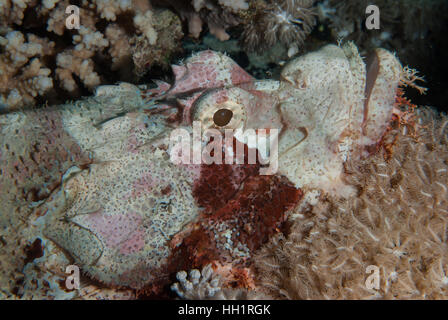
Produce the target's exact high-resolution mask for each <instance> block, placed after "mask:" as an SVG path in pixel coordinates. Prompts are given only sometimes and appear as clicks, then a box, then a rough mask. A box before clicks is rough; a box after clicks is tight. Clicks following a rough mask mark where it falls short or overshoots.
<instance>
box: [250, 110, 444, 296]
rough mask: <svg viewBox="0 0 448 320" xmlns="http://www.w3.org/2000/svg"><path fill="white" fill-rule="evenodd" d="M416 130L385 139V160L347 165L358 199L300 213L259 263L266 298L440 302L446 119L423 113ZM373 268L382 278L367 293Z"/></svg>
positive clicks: (324, 200) (323, 202)
mask: <svg viewBox="0 0 448 320" xmlns="http://www.w3.org/2000/svg"><path fill="white" fill-rule="evenodd" d="M415 121H416V122H415V124H414V125H409V124H408V125H403V126H401V127H398V128H396V129H394V130H392V131H390V132H389V133H388V140H391V141H394V144H393V145H394V146H393V149H394V150H393V154H392V155H391V156H390V155H389V154H388V153H387V152H386V151H385V150H384V149H382V150H380V151H379V152H378V153H377V154H375V155H374V156H371V157H369V158H366V159H364V160H362V161H355V162H348V163H346V165H345V172H346V182H347V183H349V184H351V185H352V186H353V187H354V188H356V190H357V194H356V196H354V197H350V198H347V199H343V198H339V197H335V196H334V195H331V194H327V195H322V196H321V198H320V199H319V201H318V203H317V204H316V205H314V206H306V207H301V208H300V209H298V210H296V211H295V212H294V214H293V216H294V217H295V219H294V223H293V226H292V227H291V232H290V234H289V235H288V236H286V237H284V236H282V235H278V236H277V237H276V238H274V239H273V240H272V242H271V243H270V244H269V245H268V246H266V247H265V248H263V249H262V250H261V251H260V252H259V253H258V256H257V258H256V260H257V262H256V267H257V270H258V272H259V281H260V282H259V284H260V286H261V287H263V288H264V290H266V292H268V293H270V294H271V295H274V296H276V297H278V298H283V299H284V298H287V299H396V298H398V299H446V297H447V295H448V277H447V275H448V269H447V262H448V260H447V259H448V256H447V253H448V251H447V247H446V246H447V237H448V233H447V230H448V229H447V226H448V225H447V221H448V220H447V219H448V202H447V199H448V198H447V185H448V175H447V172H448V171H447V170H448V168H447V163H448V149H447V146H448V145H447V141H448V140H447V134H448V133H447V130H446V129H447V121H448V118H447V117H446V115H441V116H440V115H438V114H437V113H436V112H435V111H434V110H431V109H429V108H422V109H420V110H418V112H417V113H416V119H415ZM389 156H390V157H389ZM370 265H372V266H376V267H378V270H379V276H380V281H379V288H376V289H368V288H367V287H366V285H365V283H366V278H367V277H368V276H369V275H370V273H369V271H367V268H368V266H370ZM370 272H371V271H370Z"/></svg>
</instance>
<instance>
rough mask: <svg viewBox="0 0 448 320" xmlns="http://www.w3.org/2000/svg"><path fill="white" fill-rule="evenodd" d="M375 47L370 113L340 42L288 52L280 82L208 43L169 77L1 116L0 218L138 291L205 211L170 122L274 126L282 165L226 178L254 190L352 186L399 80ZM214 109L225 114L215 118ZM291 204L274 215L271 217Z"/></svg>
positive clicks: (348, 48) (347, 49) (391, 62)
mask: <svg viewBox="0 0 448 320" xmlns="http://www.w3.org/2000/svg"><path fill="white" fill-rule="evenodd" d="M376 54H377V57H378V65H379V67H378V72H376V77H375V79H374V80H373V78H369V79H367V82H368V92H369V102H368V106H369V108H368V110H366V108H365V105H366V101H365V97H366V67H365V64H364V62H363V61H362V59H361V57H360V55H359V53H358V51H357V48H356V47H355V46H354V45H353V44H350V43H349V44H347V45H345V46H344V47H338V46H335V45H329V46H325V47H323V48H322V49H321V50H319V51H317V52H313V53H309V54H307V55H304V56H302V57H299V58H297V59H294V60H292V61H291V62H290V63H288V64H287V65H286V66H285V68H284V69H283V71H282V77H281V79H280V81H274V80H267V81H258V80H256V79H254V78H253V77H251V76H250V75H248V74H247V73H246V72H245V71H244V70H243V69H241V68H240V67H239V66H238V65H237V64H236V63H235V62H234V61H232V60H231V59H230V58H229V57H227V56H225V55H223V54H220V53H216V52H213V51H204V52H200V53H198V54H196V55H194V56H193V57H191V58H189V59H187V60H186V61H185V63H184V64H182V65H179V66H173V71H174V74H175V76H176V79H175V82H174V84H173V85H171V86H170V85H169V84H167V83H162V82H159V83H158V87H157V88H155V89H142V88H139V87H137V86H134V85H130V84H126V83H122V84H119V85H116V86H101V87H99V88H97V90H96V93H95V95H94V96H93V97H90V98H85V99H82V100H79V101H76V102H68V103H66V104H64V105H61V106H55V107H49V108H43V109H39V110H35V111H26V112H16V113H11V114H6V115H1V116H0V126H1V127H0V129H1V136H0V145H1V154H0V162H1V181H0V201H1V203H2V204H3V205H2V208H1V209H0V213H1V215H0V217H1V220H0V226H7V225H12V224H14V223H15V222H16V221H18V220H21V221H27V218H28V217H31V216H32V219H33V222H32V224H33V225H35V226H41V227H40V229H39V228H37V227H35V228H34V229H33V230H34V231H33V232H36V234H39V233H38V232H41V233H40V234H39V236H41V237H45V238H46V239H50V240H52V241H53V242H54V243H56V244H57V245H58V246H60V247H61V248H63V249H64V250H65V252H67V253H68V254H69V255H70V256H71V257H72V258H73V259H74V262H75V263H76V264H77V265H79V266H80V267H81V269H82V271H83V272H84V273H86V274H88V275H89V276H91V277H92V278H94V279H96V280H99V281H101V282H103V283H105V284H107V285H108V286H113V287H128V288H135V289H141V288H143V287H144V286H146V285H148V284H150V283H154V282H157V281H159V280H161V279H165V280H166V279H167V277H168V273H169V272H173V271H177V270H171V269H169V268H167V266H169V265H170V259H171V255H172V253H173V247H176V246H178V245H179V243H182V237H183V236H185V237H187V236H188V234H189V232H187V231H188V227H189V226H190V227H191V225H192V224H194V223H197V222H198V219H200V217H201V212H202V210H203V208H200V207H199V205H198V201H197V199H196V198H195V195H194V186H195V185H197V184H198V183H200V181H204V179H202V180H201V175H203V173H204V170H202V169H203V168H204V167H201V165H198V164H197V165H192V164H190V165H189V164H179V165H176V164H174V163H173V162H172V161H171V160H170V152H171V150H172V149H171V148H172V144H171V141H170V134H171V132H172V131H173V130H174V129H179V128H182V129H185V130H187V132H189V133H191V132H192V124H193V121H200V122H201V124H202V127H203V129H205V128H216V129H223V128H229V129H235V130H237V129H242V130H246V129H278V130H279V137H278V138H279V146H278V150H279V159H278V161H279V172H278V175H281V176H284V177H282V178H281V179H280V178H279V177H275V179H271V178H269V177H263V178H252V180H251V181H252V185H251V184H248V185H247V186H246V188H243V182H242V181H239V182H238V183H239V184H238V185H236V186H232V188H233V187H234V188H235V190H239V189H241V190H246V189H247V192H249V193H250V192H253V193H254V194H255V195H256V190H258V189H259V190H264V189H263V188H262V187H260V186H261V182H263V183H265V184H266V186H269V188H268V189H269V190H274V191H275V192H278V193H280V194H281V192H279V191H278V190H275V186H273V184H274V182H275V183H277V184H278V186H280V185H282V186H283V187H284V188H286V189H287V190H288V192H289V194H290V195H291V196H290V197H289V198H288V199H296V200H294V201H299V199H301V196H302V193H303V192H305V191H307V190H311V189H319V190H323V191H324V192H331V193H334V194H339V195H347V194H350V192H352V191H353V190H350V189H349V188H348V187H345V186H344V183H343V181H342V179H341V175H342V173H343V172H342V168H343V163H344V162H345V161H347V159H350V158H353V157H359V156H361V155H362V152H361V151H360V150H362V149H363V148H364V147H366V146H368V145H370V144H374V143H376V142H377V141H379V140H380V139H381V136H382V134H384V131H385V129H386V127H387V125H388V122H389V120H390V118H391V115H392V108H393V103H394V92H395V90H396V88H397V86H398V83H399V74H400V71H401V65H400V64H399V62H398V60H397V59H396V58H395V57H394V56H393V55H392V54H390V53H389V52H387V51H385V50H381V49H378V50H377V52H376ZM372 83H373V84H372ZM220 109H230V110H231V111H232V115H233V116H232V119H230V121H229V122H228V124H227V125H226V126H225V127H218V128H217V126H216V124H215V123H214V122H213V118H214V114H215V112H216V111H218V110H220ZM272 132H274V131H272ZM237 139H240V142H243V143H245V142H247V141H245V140H244V139H243V138H238V137H237ZM201 168H202V169H201ZM232 170H233V169H231V170H230V171H231V172H230V173H229V177H231V176H232V175H234V173H235V172H233V171H232ZM217 172H219V171H217ZM222 172H227V171H222ZM285 177H286V178H285ZM202 178H203V177H202ZM205 180H206V179H205ZM257 181H260V185H259V187H260V188H258V189H257V187H256V185H257V183H256V182H257ZM278 186H277V187H278ZM240 187H241V188H240ZM266 188H267V187H266ZM302 190H304V191H302ZM218 196H219V195H218ZM251 198H254V199H255V198H257V196H253V197H251ZM259 198H263V197H259ZM243 199H245V198H244V196H243ZM240 200H241V199H240ZM229 201H230V199H229ZM233 203H239V202H233ZM241 203H249V204H250V201H249V202H247V201H246V200H245V201H241ZM292 206H293V204H291V203H288V204H287V205H286V206H285V208H290V207H292ZM259 207H262V206H259ZM243 209H244V210H242V209H241V208H240V210H239V211H241V212H243V211H244V212H246V211H247V210H245V208H243ZM222 210H224V209H222ZM222 210H221V211H222ZM248 210H249V209H248ZM287 210H288V209H285V212H279V213H278V217H279V219H280V220H281V221H283V219H284V217H285V214H286V211H287ZM217 216H219V217H222V216H226V219H228V218H229V217H227V214H221V215H217ZM215 218H216V215H215ZM235 218H236V219H238V217H235ZM246 218H247V217H246ZM201 219H203V217H202V218H201ZM280 220H279V221H280ZM36 221H37V222H39V223H37V222H36ZM42 221H43V222H42ZM277 222H278V221H274V222H273V225H275V226H276V227H275V228H276V229H275V230H278V229H277V226H278V225H279V224H278V223H277ZM213 223H219V221H217V222H213ZM235 225H238V223H236V224H235ZM202 226H203V227H204V224H203V225H202ZM215 227H216V225H215V226H213V228H215ZM36 228H37V229H38V230H37V231H36ZM213 228H211V229H213ZM248 228H249V229H250V226H249V227H248ZM215 229H216V230H217V228H215ZM215 229H213V230H215ZM30 232H31V231H30ZM241 232H244V230H241ZM273 232H274V230H267V234H272V233H273ZM275 232H277V231H275ZM181 235H182V236H181ZM177 238H180V240H179V239H177ZM261 238H265V237H261ZM174 240H176V241H177V240H179V242H176V243H174V242H175V241H174ZM188 240H189V241H191V242H188V241H187V242H186V243H196V242H194V241H193V240H194V239H193V240H192V239H191V238H190V239H188ZM209 240H210V239H209ZM195 241H197V240H195ZM243 247H244V246H243ZM223 250H224V249H223ZM225 250H227V249H225ZM190 251H191V252H193V251H194V250H187V252H190ZM48 254H50V253H48ZM205 260H207V259H204V261H205Z"/></svg>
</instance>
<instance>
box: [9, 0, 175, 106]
mask: <svg viewBox="0 0 448 320" xmlns="http://www.w3.org/2000/svg"><path fill="white" fill-rule="evenodd" d="M69 6H70V3H69V1H68V0H64V1H44V2H42V3H40V2H38V1H20V2H16V1H9V0H2V1H1V2H0V17H1V18H0V21H1V28H0V70H1V74H0V80H1V82H0V94H1V95H0V105H1V106H2V108H3V109H4V110H13V109H19V108H22V107H26V106H30V105H33V104H35V103H42V102H44V101H45V100H50V102H53V103H54V102H57V103H61V102H64V100H63V99H66V98H68V97H71V98H74V97H79V96H80V95H81V94H84V93H85V92H86V90H90V91H93V89H94V88H95V87H96V86H98V85H100V84H107V83H113V82H116V81H117V80H125V81H134V82H135V81H137V80H138V78H139V77H140V76H142V75H143V74H145V73H146V72H147V70H149V68H150V67H151V66H154V65H160V66H165V67H166V66H168V61H169V57H170V56H171V55H172V54H173V53H174V52H176V51H178V50H179V49H180V48H179V45H178V42H179V40H180V39H181V38H182V36H183V33H182V28H181V24H180V19H179V18H178V17H177V16H176V15H175V14H174V13H172V12H171V11H169V10H161V9H156V8H152V7H151V4H150V3H149V1H146V0H135V1H131V0H117V1H100V0H99V1H81V2H80V3H79V7H78V9H79V22H80V23H79V28H72V29H68V27H67V26H66V20H69V22H70V21H71V22H73V21H72V20H70V19H72V18H71V16H70V12H71V13H72V14H73V12H75V11H69V13H67V12H66V9H67V8H68V7H69ZM132 66H133V67H132ZM133 68H134V69H135V70H134V71H135V75H133V74H132V72H130V70H132V69H133ZM61 98H62V99H61Z"/></svg>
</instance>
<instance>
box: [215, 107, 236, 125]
mask: <svg viewBox="0 0 448 320" xmlns="http://www.w3.org/2000/svg"><path fill="white" fill-rule="evenodd" d="M232 117H233V112H232V110H229V109H219V110H218V111H216V112H215V114H214V115H213V122H214V123H215V124H216V125H217V126H219V127H224V126H226V125H227V124H228V123H229V122H230V120H232Z"/></svg>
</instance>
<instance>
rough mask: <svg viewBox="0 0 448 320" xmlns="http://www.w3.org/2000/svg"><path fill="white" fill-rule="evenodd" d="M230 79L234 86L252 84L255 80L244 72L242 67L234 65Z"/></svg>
mask: <svg viewBox="0 0 448 320" xmlns="http://www.w3.org/2000/svg"><path fill="white" fill-rule="evenodd" d="M230 77H231V79H232V83H233V84H240V83H245V82H252V81H254V78H253V77H252V76H250V75H249V74H248V73H247V72H246V71H244V70H243V69H242V68H241V67H240V66H238V65H236V64H235V65H234V66H233V68H232V70H231V71H230Z"/></svg>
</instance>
